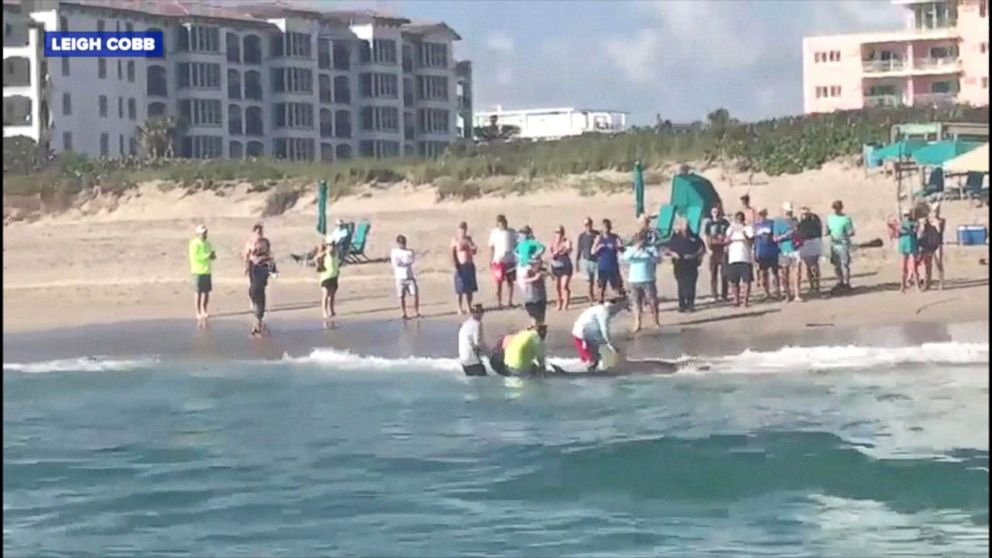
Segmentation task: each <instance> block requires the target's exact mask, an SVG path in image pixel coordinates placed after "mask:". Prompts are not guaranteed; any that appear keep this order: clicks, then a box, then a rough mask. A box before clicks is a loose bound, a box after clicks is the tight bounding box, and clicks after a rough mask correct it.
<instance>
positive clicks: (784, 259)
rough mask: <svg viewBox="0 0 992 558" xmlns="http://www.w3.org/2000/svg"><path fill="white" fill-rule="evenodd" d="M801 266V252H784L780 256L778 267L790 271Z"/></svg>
mask: <svg viewBox="0 0 992 558" xmlns="http://www.w3.org/2000/svg"><path fill="white" fill-rule="evenodd" d="M798 265H799V252H788V253H786V252H783V253H781V254H779V255H778V266H779V267H781V268H785V269H788V268H790V267H796V266H798Z"/></svg>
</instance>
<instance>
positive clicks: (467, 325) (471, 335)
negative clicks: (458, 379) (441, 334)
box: [458, 304, 486, 376]
mask: <svg viewBox="0 0 992 558" xmlns="http://www.w3.org/2000/svg"><path fill="white" fill-rule="evenodd" d="M470 312H471V315H470V317H469V319H467V320H465V322H464V323H463V324H462V326H461V328H459V329H458V361H459V363H461V365H462V371H464V372H465V375H466V376H485V375H486V367H485V365H484V364H482V358H481V355H482V354H483V353H485V352H486V345H485V341H484V339H485V338H484V337H483V335H482V315H483V309H482V305H481V304H476V305H473V306H471V307H470Z"/></svg>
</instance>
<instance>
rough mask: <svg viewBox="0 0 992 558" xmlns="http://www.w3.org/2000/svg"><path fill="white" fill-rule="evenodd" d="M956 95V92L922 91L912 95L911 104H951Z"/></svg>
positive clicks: (954, 100)
mask: <svg viewBox="0 0 992 558" xmlns="http://www.w3.org/2000/svg"><path fill="white" fill-rule="evenodd" d="M957 97H958V95H957V93H923V94H920V95H916V96H914V97H913V104H914V105H916V106H933V105H953V104H954V103H955V102H956V100H957Z"/></svg>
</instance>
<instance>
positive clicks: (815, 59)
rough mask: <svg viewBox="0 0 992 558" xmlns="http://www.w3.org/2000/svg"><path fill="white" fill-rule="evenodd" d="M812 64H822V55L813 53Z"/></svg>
mask: <svg viewBox="0 0 992 558" xmlns="http://www.w3.org/2000/svg"><path fill="white" fill-rule="evenodd" d="M813 62H814V63H816V64H819V63H820V62H823V53H822V52H814V53H813Z"/></svg>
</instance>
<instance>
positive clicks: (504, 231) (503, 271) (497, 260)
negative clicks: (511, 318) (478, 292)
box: [489, 215, 517, 308]
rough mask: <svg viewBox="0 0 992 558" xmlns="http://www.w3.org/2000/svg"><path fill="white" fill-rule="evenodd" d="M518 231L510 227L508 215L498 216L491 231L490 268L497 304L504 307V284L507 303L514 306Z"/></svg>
mask: <svg viewBox="0 0 992 558" xmlns="http://www.w3.org/2000/svg"><path fill="white" fill-rule="evenodd" d="M516 248H517V233H516V231H514V230H513V229H511V228H509V226H507V223H506V216H504V215H497V216H496V228H495V229H493V230H492V232H490V233H489V268H490V270H491V271H492V274H493V281H494V282H495V283H496V304H497V305H498V307H499V308H502V307H503V284H504V283H505V284H506V285H507V289H506V291H507V293H506V298H507V304H508V305H509V306H510V307H513V283H514V282H516V279H517V270H516V258H515V257H514V251H515V250H516Z"/></svg>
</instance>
